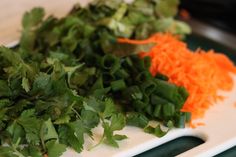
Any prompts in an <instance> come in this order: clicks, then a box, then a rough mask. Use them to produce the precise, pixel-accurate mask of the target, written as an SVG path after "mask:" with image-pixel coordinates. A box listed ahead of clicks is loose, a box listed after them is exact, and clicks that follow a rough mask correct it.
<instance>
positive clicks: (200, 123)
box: [196, 122, 205, 126]
mask: <svg viewBox="0 0 236 157" xmlns="http://www.w3.org/2000/svg"><path fill="white" fill-rule="evenodd" d="M196 125H197V126H205V123H203V122H198V123H196Z"/></svg>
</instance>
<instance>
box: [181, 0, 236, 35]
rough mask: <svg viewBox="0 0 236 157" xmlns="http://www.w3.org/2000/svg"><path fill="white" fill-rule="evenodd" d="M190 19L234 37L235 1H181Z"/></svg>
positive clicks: (235, 21)
mask: <svg viewBox="0 0 236 157" xmlns="http://www.w3.org/2000/svg"><path fill="white" fill-rule="evenodd" d="M180 8H184V9H185V10H187V11H188V12H189V13H190V15H191V17H193V18H195V19H198V20H200V21H202V22H204V23H208V24H210V25H213V26H215V27H218V28H220V29H223V30H225V31H227V32H230V33H233V34H234V35H236V0H181V5H180Z"/></svg>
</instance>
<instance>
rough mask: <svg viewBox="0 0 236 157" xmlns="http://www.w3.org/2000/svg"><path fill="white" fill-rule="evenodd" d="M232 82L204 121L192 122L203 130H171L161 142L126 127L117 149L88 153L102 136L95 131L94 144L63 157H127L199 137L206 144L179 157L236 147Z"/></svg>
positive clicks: (102, 148)
mask: <svg viewBox="0 0 236 157" xmlns="http://www.w3.org/2000/svg"><path fill="white" fill-rule="evenodd" d="M233 79H234V82H235V85H234V87H233V89H232V91H231V92H221V93H222V94H223V95H225V96H226V99H225V100H224V101H221V102H218V103H216V104H215V105H214V106H212V107H211V108H210V109H209V110H208V111H207V113H206V115H205V117H204V118H203V119H198V120H196V121H195V122H203V123H205V125H204V126H198V127H197V128H195V129H191V128H185V129H173V130H172V131H170V132H169V133H168V134H167V135H166V136H164V137H161V138H158V137H155V136H153V135H150V134H147V133H144V132H143V131H142V130H141V129H139V128H136V127H125V129H123V130H122V131H119V133H121V134H125V135H127V136H128V139H127V140H124V141H121V142H119V146H120V147H119V148H113V147H110V146H107V145H100V146H98V147H96V148H94V149H92V150H90V151H88V150H87V149H88V148H89V147H91V145H94V144H96V143H97V142H98V140H99V138H101V136H102V132H103V131H102V129H101V128H96V129H95V130H94V133H95V137H94V139H95V142H92V140H88V139H89V138H87V140H86V144H85V146H84V151H83V152H82V153H80V154H77V153H75V152H74V151H73V150H68V151H67V152H65V153H64V154H63V155H62V157H95V156H102V157H129V156H134V155H137V154H140V153H142V152H144V151H146V150H149V149H151V148H154V147H156V146H159V145H161V144H163V143H165V142H168V141H171V140H173V139H176V138H178V137H181V136H187V135H190V136H196V137H200V138H201V139H203V140H204V141H205V143H203V144H201V145H199V146H197V147H195V148H192V149H190V150H188V151H186V152H184V153H182V154H180V155H179V156H180V157H193V156H201V157H205V156H213V155H216V154H218V153H220V152H223V151H224V150H227V149H228V148H230V147H233V146H235V145H236V125H235V120H236V105H235V102H236V76H233ZM96 140H97V141H96Z"/></svg>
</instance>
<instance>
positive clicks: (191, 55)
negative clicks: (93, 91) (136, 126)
mask: <svg viewBox="0 0 236 157" xmlns="http://www.w3.org/2000/svg"><path fill="white" fill-rule="evenodd" d="M118 42H120V43H126V44H148V43H155V46H153V47H152V48H151V49H150V51H149V52H140V54H139V56H140V57H145V56H150V58H151V67H150V72H151V73H152V75H153V76H155V75H156V74H157V73H158V72H159V73H162V74H164V75H166V76H168V77H169V81H170V82H172V83H174V84H176V85H179V86H184V87H185V88H186V89H187V90H188V92H189V97H188V99H187V101H186V102H185V104H184V106H183V108H182V111H187V112H191V113H192V119H195V118H202V117H203V116H204V114H205V112H206V111H207V109H209V107H210V106H212V105H213V104H214V103H215V102H216V101H219V100H223V99H224V97H223V96H222V95H219V93H218V92H217V91H218V90H225V91H230V90H231V89H232V87H233V83H234V82H233V79H232V76H231V74H230V73H233V74H236V67H235V65H234V64H233V63H232V62H231V61H230V59H229V58H228V57H227V56H226V55H224V54H221V53H217V52H215V51H214V50H209V51H204V50H202V49H197V50H196V51H195V52H193V51H191V50H190V49H188V47H187V44H186V43H184V42H183V41H181V40H179V39H178V37H176V36H174V35H171V34H169V33H157V34H155V35H153V36H151V37H150V38H148V39H146V40H130V39H118ZM200 125H201V124H200ZM192 127H194V126H192Z"/></svg>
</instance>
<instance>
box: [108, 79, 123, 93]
mask: <svg viewBox="0 0 236 157" xmlns="http://www.w3.org/2000/svg"><path fill="white" fill-rule="evenodd" d="M125 88H126V84H125V81H124V80H117V81H112V82H111V89H112V90H113V91H115V92H116V91H120V90H122V89H125Z"/></svg>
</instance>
